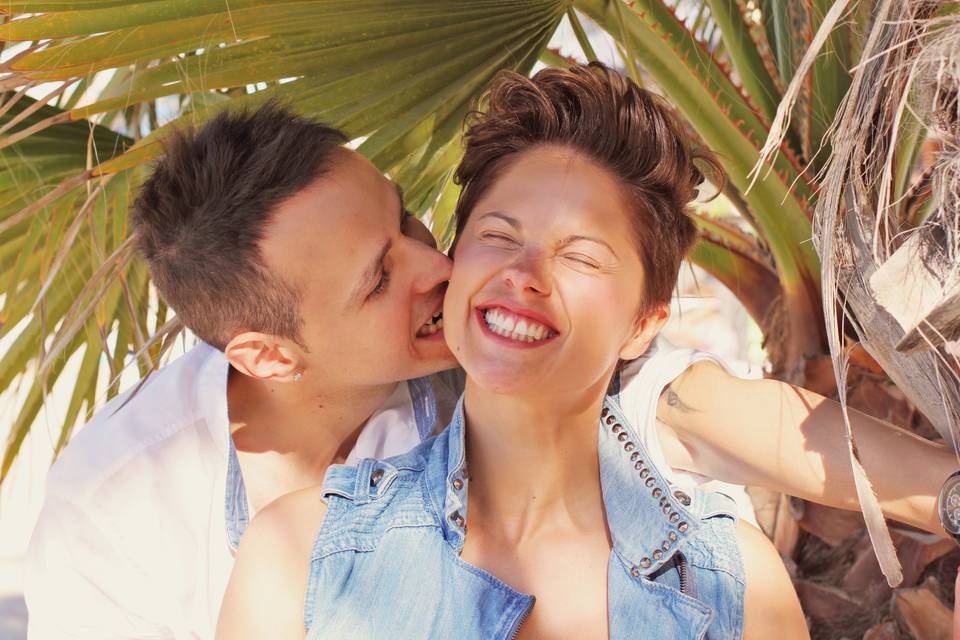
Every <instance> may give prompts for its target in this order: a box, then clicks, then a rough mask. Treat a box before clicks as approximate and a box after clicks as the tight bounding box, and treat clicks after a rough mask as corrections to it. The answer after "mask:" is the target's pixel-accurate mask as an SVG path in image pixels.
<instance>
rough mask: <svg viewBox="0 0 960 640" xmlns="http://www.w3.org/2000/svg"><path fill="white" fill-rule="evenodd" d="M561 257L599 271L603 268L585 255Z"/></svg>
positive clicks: (564, 255)
mask: <svg viewBox="0 0 960 640" xmlns="http://www.w3.org/2000/svg"><path fill="white" fill-rule="evenodd" d="M560 257H561V258H563V259H564V260H567V261H569V262H573V263H575V264H577V265H582V266H585V267H589V268H591V269H599V268H600V266H601V265H600V263H599V262H598V261H596V260H594V259H593V258H591V257H590V256H588V255H586V254H583V253H564V254H563V255H561V256H560Z"/></svg>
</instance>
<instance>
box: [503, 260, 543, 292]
mask: <svg viewBox="0 0 960 640" xmlns="http://www.w3.org/2000/svg"><path fill="white" fill-rule="evenodd" d="M546 262H547V260H546V257H545V256H544V255H543V254H542V253H541V252H539V251H529V252H524V253H523V255H521V256H519V257H518V258H517V260H516V261H514V262H513V263H512V264H511V265H509V266H508V267H507V268H505V269H504V270H503V279H504V282H505V283H506V284H507V285H509V286H510V287H512V288H514V289H516V290H517V291H520V292H524V293H531V294H534V295H549V294H550V288H551V284H550V274H549V269H548V268H547V264H546Z"/></svg>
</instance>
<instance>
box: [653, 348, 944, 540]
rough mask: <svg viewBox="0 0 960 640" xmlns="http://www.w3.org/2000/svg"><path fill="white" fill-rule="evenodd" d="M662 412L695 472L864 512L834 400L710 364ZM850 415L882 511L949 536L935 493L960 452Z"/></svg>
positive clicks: (670, 392)
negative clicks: (732, 373) (736, 374)
mask: <svg viewBox="0 0 960 640" xmlns="http://www.w3.org/2000/svg"><path fill="white" fill-rule="evenodd" d="M657 415H658V418H660V419H661V420H662V421H664V422H665V423H666V424H668V425H670V426H671V427H672V428H673V429H674V431H675V432H676V434H677V437H678V438H679V439H680V440H681V442H682V443H683V444H684V445H685V446H686V448H687V450H688V451H689V452H690V458H691V460H692V468H691V469H690V470H692V471H697V472H699V473H702V474H704V475H707V476H709V477H712V478H717V479H719V480H726V481H728V482H736V483H739V484H748V485H756V486H763V487H766V488H769V489H772V490H775V491H779V492H781V493H787V494H789V495H794V496H797V497H800V498H804V499H807V500H811V501H814V502H819V503H821V504H825V505H829V506H834V507H840V508H845V509H854V510H859V502H858V500H857V494H856V487H855V485H854V480H853V472H852V470H851V467H850V457H849V453H848V447H847V441H846V435H845V431H844V428H843V418H842V414H841V410H840V405H839V404H838V403H836V402H834V401H832V400H829V399H827V398H824V397H823V396H820V395H818V394H816V393H813V392H811V391H807V390H805V389H800V388H798V387H795V386H792V385H788V384H785V383H782V382H778V381H775V380H740V379H737V378H734V377H731V376H729V375H727V374H726V373H724V372H722V370H720V369H719V368H718V367H716V366H714V365H707V366H700V367H693V368H691V369H690V370H688V371H687V372H686V373H685V374H684V375H683V376H681V377H680V378H678V379H677V380H676V381H674V383H673V384H671V386H670V387H669V388H668V389H667V390H666V391H665V393H664V394H663V396H662V397H661V402H660V403H659V406H658V410H657ZM849 416H850V422H851V425H852V428H853V433H854V438H855V441H856V445H857V450H858V452H859V457H860V461H861V463H862V464H863V466H864V468H865V469H866V472H867V476H868V477H869V478H870V481H871V483H872V484H873V488H874V491H875V492H876V494H877V497H878V498H879V500H880V504H881V507H882V508H883V510H884V513H886V514H887V516H888V517H890V518H892V519H895V520H898V521H900V522H904V523H907V524H910V525H913V526H916V527H919V528H921V529H924V530H927V531H930V532H933V533H937V534H940V535H945V534H944V532H943V530H942V528H941V527H940V524H939V520H938V518H937V514H936V496H937V494H938V492H939V489H940V485H941V484H942V483H943V481H944V480H945V479H946V477H947V476H948V475H949V474H950V473H952V472H953V471H955V470H957V469H958V468H960V463H958V461H957V457H956V454H955V453H954V452H953V451H951V450H950V449H948V448H947V447H945V446H943V445H938V444H935V443H932V442H930V441H928V440H926V439H924V438H922V437H920V436H917V435H915V434H913V433H910V432H908V431H906V430H904V429H900V428H898V427H895V426H893V425H891V424H889V423H887V422H884V421H882V420H878V419H875V418H872V417H870V416H867V415H866V414H864V413H861V412H859V411H855V410H852V409H851V410H850V411H849Z"/></svg>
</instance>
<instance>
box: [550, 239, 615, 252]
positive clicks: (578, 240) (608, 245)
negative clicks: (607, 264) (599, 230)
mask: <svg viewBox="0 0 960 640" xmlns="http://www.w3.org/2000/svg"><path fill="white" fill-rule="evenodd" d="M581 240H585V241H586V242H593V243H596V244H599V245H601V246H604V247H606V248H607V250H608V251H610V253H612V254H613V255H614V256H616V255H617V252H616V251H614V250H613V247H611V246H610V244H609V243H608V242H606V241H604V240H601V239H600V238H594V237H593V236H581V235H573V236H567V237H566V238H564V239H563V240H561V241H560V246H566V245H568V244H572V243H574V242H580V241H581Z"/></svg>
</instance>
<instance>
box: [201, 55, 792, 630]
mask: <svg viewBox="0 0 960 640" xmlns="http://www.w3.org/2000/svg"><path fill="white" fill-rule="evenodd" d="M466 143H467V148H466V154H465V157H464V160H463V162H462V163H461V165H460V167H459V169H458V178H459V180H460V181H461V184H462V185H463V192H462V194H461V199H460V202H459V204H458V216H459V219H458V234H457V246H456V248H455V266H454V271H453V276H452V278H451V281H450V285H449V289H448V291H447V296H446V301H445V304H444V330H445V336H446V340H447V342H448V344H449V345H450V348H451V350H452V351H453V353H454V354H455V355H456V356H457V358H458V359H459V361H460V362H461V364H462V365H463V368H464V370H465V371H466V373H467V384H466V390H465V393H464V396H463V398H462V400H461V404H460V406H459V408H458V411H457V414H456V416H455V418H454V420H453V421H452V422H451V424H450V425H449V426H448V428H447V429H446V430H445V431H444V432H443V433H441V434H440V435H439V436H437V437H436V438H434V439H432V440H430V441H428V442H426V443H424V444H423V445H421V446H420V447H418V448H416V449H414V450H413V451H411V452H410V453H408V454H405V455H403V456H399V457H396V458H391V459H389V460H387V461H384V462H376V461H373V460H365V461H363V462H362V463H361V464H360V465H358V466H356V467H344V466H339V467H333V468H331V470H330V472H328V475H327V479H326V481H325V483H324V486H323V487H321V488H316V489H310V490H307V491H304V492H300V493H298V494H294V495H292V496H289V497H287V498H284V499H281V500H280V501H278V502H276V503H275V504H273V505H271V506H270V507H268V508H267V509H266V510H264V512H263V513H262V514H261V515H260V516H258V518H257V519H256V521H255V522H254V524H253V525H252V527H251V529H250V530H249V531H248V532H247V534H246V536H245V538H244V541H243V545H242V547H241V551H240V555H239V558H238V560H237V564H236V568H235V570H234V574H233V577H232V579H231V584H230V587H229V588H228V592H227V596H226V599H225V601H224V606H223V609H222V612H221V620H220V628H219V634H220V635H221V636H222V637H225V638H241V637H264V636H269V637H272V638H284V637H291V638H299V637H303V636H304V634H305V632H306V634H307V637H309V638H342V637H357V638H374V637H385V636H388V635H389V636H390V637H397V638H453V637H466V638H472V637H477V638H511V637H525V638H564V637H577V638H606V637H611V638H703V637H709V638H738V637H741V636H743V637H771V636H772V635H773V634H774V633H775V634H777V637H779V638H784V639H785V638H795V637H796V638H803V637H806V629H805V626H804V621H803V615H802V613H801V611H800V608H799V604H798V603H797V600H796V596H795V594H794V592H793V589H792V587H791V585H790V581H789V579H788V577H787V575H786V573H785V571H784V569H783V565H782V563H781V562H780V560H779V558H778V556H777V555H776V552H775V551H774V550H773V548H772V546H771V545H770V543H769V541H768V540H767V539H766V538H765V537H764V536H763V535H762V534H760V533H759V532H758V531H757V530H756V529H754V528H752V527H750V526H749V525H746V524H743V523H736V522H735V520H736V518H735V516H734V507H733V505H732V503H731V501H729V500H728V499H726V498H725V497H724V496H722V495H720V494H708V493H704V492H701V491H699V490H696V489H693V490H680V489H677V488H676V487H674V486H671V485H670V483H669V482H668V480H667V479H666V478H665V476H664V475H663V471H664V470H663V469H662V468H661V466H658V465H657V464H655V463H653V462H651V459H654V460H658V459H662V454H661V453H660V452H659V451H657V446H656V443H655V442H654V441H653V439H651V438H648V437H646V436H644V437H640V435H638V434H640V433H644V434H645V433H648V432H649V429H647V428H646V425H640V428H639V429H637V430H634V429H633V427H631V426H630V424H629V423H628V422H627V420H625V419H624V416H623V414H622V412H621V410H620V408H619V407H618V406H617V404H616V403H615V402H613V401H609V400H605V397H606V393H607V390H608V388H609V387H610V385H611V382H613V383H614V385H615V384H616V377H617V370H618V368H619V367H620V365H621V364H622V363H623V362H625V361H630V360H634V359H636V358H638V357H640V356H641V355H643V354H644V353H645V352H646V351H647V349H648V347H649V346H650V344H651V341H652V340H653V339H654V337H655V336H656V334H657V332H658V331H659V330H660V328H661V327H662V326H663V323H664V322H665V321H666V319H667V317H668V313H669V312H668V306H667V304H668V301H669V298H670V294H671V291H672V289H673V286H674V284H675V282H676V277H677V272H678V269H679V264H680V260H681V259H682V257H683V254H684V253H685V252H686V250H687V249H688V248H689V246H690V244H691V243H692V241H693V239H694V235H695V232H694V228H693V224H692V222H691V221H690V219H689V218H688V217H687V216H686V214H685V207H686V206H687V204H688V203H689V202H690V200H692V199H693V197H694V196H695V190H696V187H697V185H699V184H700V182H701V181H702V176H701V174H700V172H699V171H698V170H697V169H696V167H695V166H694V161H695V160H697V159H702V160H706V162H707V163H708V164H712V163H711V162H710V161H709V158H707V157H705V156H704V155H703V154H697V153H695V152H693V151H692V150H691V149H690V145H689V142H688V141H687V139H686V137H685V135H684V133H683V128H682V126H681V125H680V124H679V123H678V122H677V120H676V119H675V118H674V116H673V115H672V114H671V112H670V110H669V109H668V108H667V107H666V106H665V104H664V103H663V102H662V101H661V100H659V99H658V98H656V97H655V96H652V95H651V94H649V93H647V92H645V91H643V90H642V89H639V88H638V87H637V86H636V85H633V84H632V83H630V82H629V81H627V80H625V79H624V78H622V77H621V76H619V75H616V74H615V73H613V72H610V71H608V70H606V69H605V68H603V67H601V66H591V67H575V68H573V69H570V70H566V71H563V70H555V69H548V70H545V71H542V72H540V73H539V74H537V75H536V76H535V78H533V79H532V80H530V79H526V78H524V77H522V76H518V75H516V74H505V75H502V76H500V77H499V78H498V80H497V81H496V82H495V83H494V86H493V88H492V89H491V93H490V96H489V98H488V100H487V108H486V111H485V113H483V114H481V115H478V116H477V117H476V118H475V120H474V121H473V123H472V124H471V126H470V128H469V130H468V132H467V134H466ZM638 285H639V286H638ZM655 401H656V397H655V396H654V397H652V398H651V402H655ZM648 413H649V412H648ZM598 419H599V429H598ZM324 502H325V504H324ZM468 505H469V509H468ZM468 513H469V518H468ZM318 529H319V533H318ZM308 558H309V561H308ZM534 603H536V604H534Z"/></svg>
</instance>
